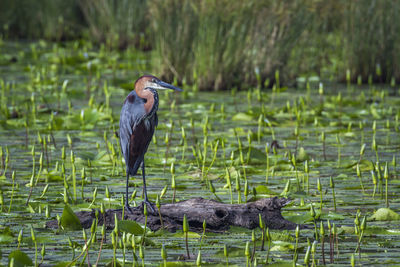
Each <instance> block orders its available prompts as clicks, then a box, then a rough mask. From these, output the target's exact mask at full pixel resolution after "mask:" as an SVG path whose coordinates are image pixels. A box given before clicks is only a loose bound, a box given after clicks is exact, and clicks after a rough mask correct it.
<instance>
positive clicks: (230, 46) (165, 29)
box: [149, 0, 312, 90]
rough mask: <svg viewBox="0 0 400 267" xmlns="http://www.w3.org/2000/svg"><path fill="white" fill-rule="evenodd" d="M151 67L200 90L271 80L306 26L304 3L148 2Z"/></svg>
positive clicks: (309, 17) (306, 13)
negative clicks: (152, 63) (152, 38)
mask: <svg viewBox="0 0 400 267" xmlns="http://www.w3.org/2000/svg"><path fill="white" fill-rule="evenodd" d="M150 2H151V3H152V4H149V8H150V12H151V14H152V16H151V17H152V22H153V23H152V30H153V33H154V40H155V43H156V44H157V46H156V47H155V50H156V51H155V55H156V56H155V58H156V61H155V64H154V67H155V69H157V70H158V71H159V72H161V73H162V74H163V76H167V77H171V76H177V77H178V78H180V79H186V80H187V81H189V82H192V83H195V84H197V85H198V87H199V88H200V89H214V90H219V89H226V88H229V87H231V86H244V85H246V84H255V83H256V82H257V75H259V76H260V77H261V79H262V80H265V79H267V78H271V79H273V78H274V73H275V71H276V70H283V69H284V68H285V66H286V63H287V61H288V59H289V56H290V54H291V50H292V49H293V47H294V46H295V44H296V41H297V40H298V39H299V37H300V36H301V33H302V32H303V31H304V29H305V28H306V27H307V25H308V24H309V23H311V17H312V16H311V13H310V12H309V9H308V6H307V3H306V1H292V2H283V1H256V0H253V1H243V2H241V1H228V0H207V1H186V2H184V4H183V6H182V7H181V8H179V6H180V3H181V1H176V0H166V1H160V0H155V1H150Z"/></svg>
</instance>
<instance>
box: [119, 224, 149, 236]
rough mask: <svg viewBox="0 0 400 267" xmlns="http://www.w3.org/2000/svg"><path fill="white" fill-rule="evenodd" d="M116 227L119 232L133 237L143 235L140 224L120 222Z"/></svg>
mask: <svg viewBox="0 0 400 267" xmlns="http://www.w3.org/2000/svg"><path fill="white" fill-rule="evenodd" d="M118 227H119V229H120V230H121V231H123V232H127V233H130V234H133V235H141V234H143V231H144V229H143V228H142V226H140V224H138V223H137V222H135V221H129V220H122V221H119V222H118Z"/></svg>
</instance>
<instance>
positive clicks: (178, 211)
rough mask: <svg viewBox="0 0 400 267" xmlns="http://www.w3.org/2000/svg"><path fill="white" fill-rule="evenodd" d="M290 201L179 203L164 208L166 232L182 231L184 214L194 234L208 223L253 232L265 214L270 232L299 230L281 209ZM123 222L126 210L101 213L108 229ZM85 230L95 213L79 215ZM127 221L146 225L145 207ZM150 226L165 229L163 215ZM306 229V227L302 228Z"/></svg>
mask: <svg viewBox="0 0 400 267" xmlns="http://www.w3.org/2000/svg"><path fill="white" fill-rule="evenodd" d="M289 202H290V200H288V199H286V198H278V197H274V198H263V199H260V200H257V201H255V202H249V203H245V204H224V203H220V202H217V201H214V200H207V199H203V198H192V199H188V200H184V201H181V202H178V203H170V204H163V205H161V208H160V211H161V217H162V220H163V225H164V229H166V230H168V231H171V232H175V231H176V230H178V229H182V221H183V215H184V214H186V217H187V219H188V223H189V227H190V230H191V231H201V230H202V227H203V221H204V220H205V221H206V223H207V230H208V231H212V232H223V231H226V230H228V229H229V227H230V226H240V227H245V228H249V229H253V228H256V227H259V214H261V216H262V218H263V220H264V222H265V225H266V227H269V228H270V229H279V230H285V229H295V228H296V226H297V224H295V223H293V222H290V221H288V220H285V219H284V218H283V216H282V214H281V208H282V207H284V206H285V205H287V204H288V203H289ZM115 214H116V215H117V218H118V219H119V220H121V216H122V209H109V210H107V211H106V212H105V220H104V217H103V214H101V213H100V212H99V215H98V216H99V224H100V225H102V224H103V222H104V221H105V223H106V227H107V229H112V228H114V216H115ZM76 215H77V216H78V218H79V220H80V221H81V224H82V226H83V227H84V228H89V227H90V226H91V225H92V221H93V220H94V219H95V211H94V210H92V211H80V212H77V213H76ZM124 217H125V218H124V220H133V221H136V222H139V223H144V221H145V216H144V215H143V205H141V206H138V207H132V213H129V212H126V211H125V214H124ZM46 226H47V227H48V228H57V227H58V225H57V221H49V222H47V224H46ZM147 227H149V228H150V229H151V230H152V231H156V230H159V229H161V228H162V225H161V221H160V217H159V214H158V212H157V210H156V214H152V213H150V212H148V216H147ZM302 228H303V227H302Z"/></svg>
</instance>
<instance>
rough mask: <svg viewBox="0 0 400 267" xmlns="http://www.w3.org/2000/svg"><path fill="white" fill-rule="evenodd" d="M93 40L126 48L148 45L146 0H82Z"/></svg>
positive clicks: (81, 5)
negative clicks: (146, 35)
mask: <svg viewBox="0 0 400 267" xmlns="http://www.w3.org/2000/svg"><path fill="white" fill-rule="evenodd" d="M78 3H79V6H80V9H81V11H82V13H83V15H84V18H85V21H86V23H87V25H88V29H89V34H90V37H91V39H92V40H93V41H95V42H98V43H106V44H108V45H109V46H110V47H115V48H120V49H121V48H126V47H127V46H128V45H130V44H135V45H139V46H141V47H142V48H145V47H146V46H147V44H146V42H145V39H144V32H145V30H146V27H147V20H146V18H147V1H146V0H82V1H78Z"/></svg>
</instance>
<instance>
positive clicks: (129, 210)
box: [125, 203, 133, 214]
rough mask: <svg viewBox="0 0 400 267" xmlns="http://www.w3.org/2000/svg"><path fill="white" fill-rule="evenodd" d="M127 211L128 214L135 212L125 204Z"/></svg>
mask: <svg viewBox="0 0 400 267" xmlns="http://www.w3.org/2000/svg"><path fill="white" fill-rule="evenodd" d="M125 210H126V211H127V212H129V213H130V214H133V210H132V208H131V207H130V206H129V204H128V203H125Z"/></svg>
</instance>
